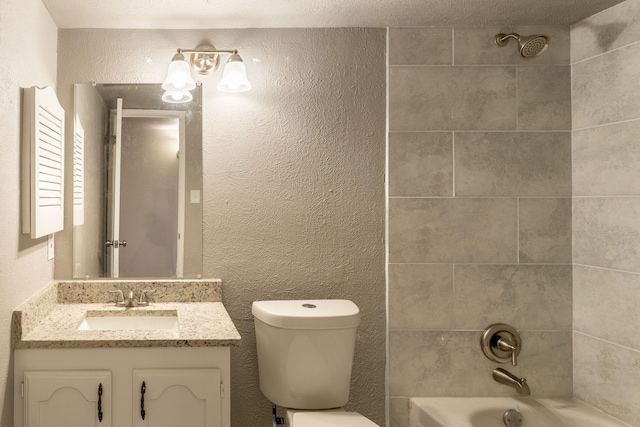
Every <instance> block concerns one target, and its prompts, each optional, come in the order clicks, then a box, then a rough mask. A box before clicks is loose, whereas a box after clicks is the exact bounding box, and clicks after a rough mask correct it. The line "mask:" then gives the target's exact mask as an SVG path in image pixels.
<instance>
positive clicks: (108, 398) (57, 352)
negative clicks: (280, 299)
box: [14, 347, 230, 427]
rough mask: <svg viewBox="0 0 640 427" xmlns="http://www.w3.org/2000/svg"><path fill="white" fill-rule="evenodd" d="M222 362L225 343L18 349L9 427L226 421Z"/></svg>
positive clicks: (225, 363) (170, 426) (158, 426)
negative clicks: (11, 420)
mask: <svg viewBox="0 0 640 427" xmlns="http://www.w3.org/2000/svg"><path fill="white" fill-rule="evenodd" d="M229 364H230V349H229V347H153V348H124V347H117V348H78V349H71V348H65V349H17V350H16V351H15V371H14V372H15V393H14V405H15V406H14V427H62V426H64V427H75V426H78V427H88V426H91V427H94V426H95V427H164V426H167V427H175V426H178V425H179V426H185V427H187V426H188V427H229V426H230V399H229V394H230V393H229V381H230V379H229V377H230V373H229V371H230V367H229ZM143 384H144V386H143ZM100 385H102V388H101V390H102V391H101V393H100V392H99V387H100ZM98 402H100V412H101V414H102V420H100V419H99V418H100V417H99V414H98ZM142 411H144V413H143V412H142ZM143 414H144V419H143Z"/></svg>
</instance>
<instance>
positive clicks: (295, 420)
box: [287, 409, 380, 427]
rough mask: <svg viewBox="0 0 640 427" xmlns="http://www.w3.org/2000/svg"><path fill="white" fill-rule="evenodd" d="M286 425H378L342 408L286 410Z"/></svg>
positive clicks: (350, 426)
mask: <svg viewBox="0 0 640 427" xmlns="http://www.w3.org/2000/svg"><path fill="white" fill-rule="evenodd" d="M287 416H288V421H289V424H288V427H380V426H378V424H376V423H374V422H373V421H371V420H370V419H368V418H367V417H365V416H364V415H361V414H359V413H357V412H346V411H344V410H340V409H338V410H328V411H288V413H287Z"/></svg>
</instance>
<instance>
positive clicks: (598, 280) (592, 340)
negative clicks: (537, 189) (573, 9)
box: [571, 0, 640, 426]
mask: <svg viewBox="0 0 640 427" xmlns="http://www.w3.org/2000/svg"><path fill="white" fill-rule="evenodd" d="M571 41H572V43H571V62H572V70H573V78H572V86H573V92H572V93H573V99H572V101H573V128H574V132H573V153H572V154H573V197H574V198H573V263H574V271H573V301H574V314H573V328H574V335H573V342H574V356H573V362H574V384H573V389H574V394H575V396H576V397H578V398H579V399H582V400H584V401H585V402H587V403H590V404H592V405H594V406H597V407H598V408H600V409H602V410H603V411H605V412H609V413H611V414H616V416H617V417H618V418H621V419H622V420H624V421H626V422H628V423H629V424H631V425H634V426H637V425H640V1H638V0H632V1H627V2H624V3H621V4H620V5H618V6H616V7H613V8H611V9H608V10H606V11H604V12H602V13H600V14H598V15H595V16H593V17H591V18H589V19H587V20H585V21H582V22H581V23H579V24H577V25H575V26H574V27H573V28H572V29H571Z"/></svg>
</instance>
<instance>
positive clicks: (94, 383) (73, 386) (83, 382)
mask: <svg viewBox="0 0 640 427" xmlns="http://www.w3.org/2000/svg"><path fill="white" fill-rule="evenodd" d="M24 414H25V418H24V421H25V423H24V425H25V427H90V426H92V427H111V372H109V371H25V373H24Z"/></svg>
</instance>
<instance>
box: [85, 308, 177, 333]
mask: <svg viewBox="0 0 640 427" xmlns="http://www.w3.org/2000/svg"><path fill="white" fill-rule="evenodd" d="M78 330H80V331H131V330H164V331H171V330H174V331H177V330H178V313H177V312H176V311H173V310H164V311H161V312H159V311H153V312H152V311H135V312H131V313H127V315H124V314H123V313H119V312H113V311H104V312H100V311H88V312H87V314H86V316H85V318H84V319H82V322H81V323H80V326H79V327H78Z"/></svg>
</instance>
